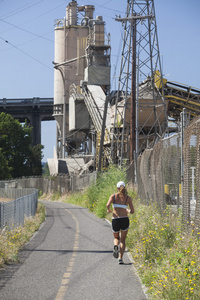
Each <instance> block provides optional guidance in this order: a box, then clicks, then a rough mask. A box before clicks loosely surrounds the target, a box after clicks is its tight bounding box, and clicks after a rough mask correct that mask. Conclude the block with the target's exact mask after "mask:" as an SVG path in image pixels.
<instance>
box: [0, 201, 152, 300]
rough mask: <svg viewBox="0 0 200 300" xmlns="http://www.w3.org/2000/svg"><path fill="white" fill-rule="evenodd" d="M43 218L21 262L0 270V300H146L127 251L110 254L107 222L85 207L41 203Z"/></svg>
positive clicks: (24, 250) (110, 236)
mask: <svg viewBox="0 0 200 300" xmlns="http://www.w3.org/2000/svg"><path fill="white" fill-rule="evenodd" d="M43 203H44V204H45V206H46V220H45V222H44V223H43V224H42V226H41V228H40V230H39V231H38V232H37V233H36V234H35V235H34V236H33V238H32V239H31V241H30V242H29V243H27V245H26V246H25V247H24V249H23V250H22V251H21V252H20V255H19V256H20V262H19V263H18V264H12V265H9V266H6V267H5V268H4V269H2V270H1V271H0V299H1V300H32V299H34V300H45V299H48V300H64V299H70V300H76V299H77V300H80V299H84V300H90V299H92V300H104V299H107V300H110V299H115V300H117V299H124V300H129V299H131V300H144V299H146V296H145V294H144V291H143V289H142V286H141V283H140V280H139V278H138V276H137V275H136V273H135V270H134V267H133V264H132V262H131V260H130V259H129V255H128V253H125V254H124V264H123V265H119V264H118V262H117V259H115V258H114V257H113V255H112V250H113V234H112V231H111V226H110V224H109V223H108V222H107V221H106V220H103V219H99V218H97V217H96V216H95V215H94V214H92V213H90V212H89V211H88V210H87V209H85V208H82V207H79V206H74V205H71V204H67V203H60V202H50V201H44V202H43Z"/></svg>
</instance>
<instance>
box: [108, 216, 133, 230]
mask: <svg viewBox="0 0 200 300" xmlns="http://www.w3.org/2000/svg"><path fill="white" fill-rule="evenodd" d="M128 228H129V218H128V217H124V218H116V219H112V230H113V232H119V231H120V230H122V231H126V230H128Z"/></svg>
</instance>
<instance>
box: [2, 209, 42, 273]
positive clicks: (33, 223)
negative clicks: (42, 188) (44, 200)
mask: <svg viewBox="0 0 200 300" xmlns="http://www.w3.org/2000/svg"><path fill="white" fill-rule="evenodd" d="M44 219H45V207H44V205H43V204H41V203H39V204H38V209H37V213H36V215H35V217H31V218H27V219H26V221H25V224H24V226H20V227H17V228H13V229H12V230H7V229H4V230H2V231H0V268H1V267H2V266H3V265H5V264H9V263H13V262H18V252H19V250H20V249H22V248H23V246H24V245H25V244H26V243H27V242H28V241H29V240H30V238H31V236H32V235H33V233H34V232H35V231H37V230H38V229H39V227H40V224H41V223H42V222H43V221H44Z"/></svg>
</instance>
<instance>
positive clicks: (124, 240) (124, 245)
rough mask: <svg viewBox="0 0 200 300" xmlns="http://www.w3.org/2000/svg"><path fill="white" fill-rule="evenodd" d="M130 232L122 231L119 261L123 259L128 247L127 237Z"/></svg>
mask: <svg viewBox="0 0 200 300" xmlns="http://www.w3.org/2000/svg"><path fill="white" fill-rule="evenodd" d="M127 233H128V230H126V231H122V230H121V242H120V253H119V259H122V257H123V255H124V251H125V247H126V236H127Z"/></svg>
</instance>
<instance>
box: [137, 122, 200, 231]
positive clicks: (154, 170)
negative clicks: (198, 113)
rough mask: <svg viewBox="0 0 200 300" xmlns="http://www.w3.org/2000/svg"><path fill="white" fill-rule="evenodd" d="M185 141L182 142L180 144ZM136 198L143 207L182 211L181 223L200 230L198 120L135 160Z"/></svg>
mask: <svg viewBox="0 0 200 300" xmlns="http://www.w3.org/2000/svg"><path fill="white" fill-rule="evenodd" d="M183 141H184V142H183ZM137 184H138V195H139V197H140V198H141V200H142V201H144V203H145V204H148V203H149V202H150V201H154V202H157V204H158V206H159V207H160V209H161V210H162V211H163V210H164V209H165V207H166V205H175V206H176V207H181V208H182V211H183V222H184V223H185V224H190V221H191V219H192V220H193V222H194V224H195V228H197V229H199V227H200V118H196V119H194V120H193V121H192V122H191V124H190V125H189V126H188V127H187V128H185V131H184V137H183V138H182V135H181V133H178V134H175V135H172V136H171V137H169V138H166V139H163V140H161V141H160V142H158V143H157V144H156V145H155V147H154V148H153V149H146V150H145V151H144V152H143V154H142V155H141V156H140V157H139V158H138V160H137Z"/></svg>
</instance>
